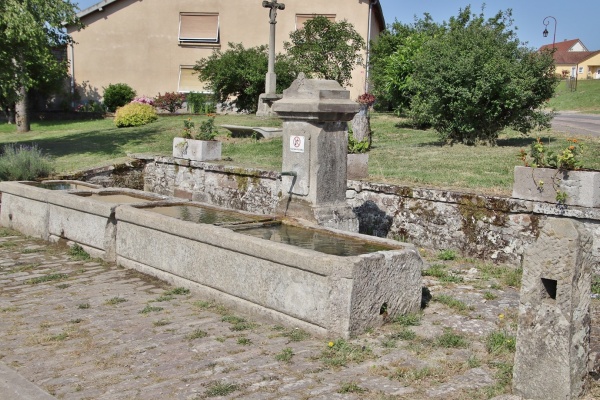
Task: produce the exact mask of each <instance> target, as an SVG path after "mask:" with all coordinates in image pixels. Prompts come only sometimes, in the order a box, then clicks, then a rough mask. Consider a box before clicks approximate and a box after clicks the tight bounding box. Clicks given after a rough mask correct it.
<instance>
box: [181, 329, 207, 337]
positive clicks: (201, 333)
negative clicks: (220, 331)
mask: <svg viewBox="0 0 600 400" xmlns="http://www.w3.org/2000/svg"><path fill="white" fill-rule="evenodd" d="M207 336H208V333H207V332H205V331H203V330H202V329H196V330H195V331H194V332H192V333H190V334H189V335H187V336H186V337H187V339H188V340H194V339H202V338H205V337H207Z"/></svg>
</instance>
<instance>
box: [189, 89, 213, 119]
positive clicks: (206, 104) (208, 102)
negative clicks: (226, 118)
mask: <svg viewBox="0 0 600 400" xmlns="http://www.w3.org/2000/svg"><path fill="white" fill-rule="evenodd" d="M186 102H187V109H188V111H191V112H192V113H194V114H200V113H204V114H210V113H214V112H215V111H216V110H217V105H216V104H215V102H214V100H213V96H212V95H211V94H206V93H196V92H190V93H188V95H187V98H186Z"/></svg>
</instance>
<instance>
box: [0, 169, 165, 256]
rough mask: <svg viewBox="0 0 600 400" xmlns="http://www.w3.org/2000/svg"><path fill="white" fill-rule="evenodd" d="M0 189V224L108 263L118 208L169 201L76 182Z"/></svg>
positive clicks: (8, 184) (17, 184)
mask: <svg viewBox="0 0 600 400" xmlns="http://www.w3.org/2000/svg"><path fill="white" fill-rule="evenodd" d="M84 188H85V190H82V189H84ZM0 191H1V192H2V208H1V211H0V224H2V226H6V227H10V228H12V229H15V230H18V231H19V232H22V233H24V234H26V235H29V236H34V237H39V238H42V239H45V240H49V241H53V242H57V241H59V240H65V241H67V242H73V243H77V244H79V245H80V246H82V247H83V248H84V249H85V250H86V251H87V252H88V253H90V255H92V256H93V257H101V258H103V259H105V260H108V261H114V260H115V259H116V255H115V252H114V250H115V239H116V236H115V235H116V221H115V219H114V218H115V209H116V207H117V206H118V205H120V204H129V203H146V202H151V201H165V200H167V199H169V198H168V197H166V196H161V195H157V194H153V193H146V192H141V191H139V190H132V189H122V188H118V189H117V188H112V189H101V188H100V187H99V186H96V185H90V184H86V183H85V182H78V181H44V182H41V183H36V182H0Z"/></svg>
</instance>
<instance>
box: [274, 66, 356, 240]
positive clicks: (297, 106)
mask: <svg viewBox="0 0 600 400" xmlns="http://www.w3.org/2000/svg"><path fill="white" fill-rule="evenodd" d="M273 111H275V112H276V113H277V115H279V117H281V118H282V119H283V167H282V168H283V172H282V198H281V201H280V203H279V207H278V212H279V213H281V214H284V215H286V216H290V217H296V218H302V219H305V220H308V221H312V222H316V223H318V224H320V225H322V226H326V227H330V228H337V229H343V230H347V231H352V232H358V220H357V218H356V216H355V215H354V213H353V212H352V210H351V209H350V207H349V206H348V205H347V204H346V189H347V177H346V162H347V161H346V157H347V149H348V142H347V137H346V130H347V121H350V120H352V117H353V116H354V115H355V114H356V113H357V112H358V104H357V103H355V102H354V101H352V100H350V92H349V91H347V90H345V89H344V88H342V87H341V86H340V85H339V83H337V82H336V81H332V80H318V79H306V78H305V77H304V74H300V75H299V76H298V79H296V80H295V81H294V82H293V83H292V85H291V86H290V87H289V88H288V89H286V90H284V91H283V98H282V99H281V100H279V101H277V102H276V103H274V104H273Z"/></svg>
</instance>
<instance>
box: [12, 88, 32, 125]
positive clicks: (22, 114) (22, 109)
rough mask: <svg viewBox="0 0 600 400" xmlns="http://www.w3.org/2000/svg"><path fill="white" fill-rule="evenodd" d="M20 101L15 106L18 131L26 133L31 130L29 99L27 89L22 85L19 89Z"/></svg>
mask: <svg viewBox="0 0 600 400" xmlns="http://www.w3.org/2000/svg"><path fill="white" fill-rule="evenodd" d="M19 92H20V93H19V96H20V98H19V101H18V103H17V104H16V106H15V114H16V118H15V120H16V122H17V132H20V133H24V132H29V131H30V130H31V125H30V123H29V101H28V100H29V99H28V98H27V89H25V88H24V87H22V88H21V89H19Z"/></svg>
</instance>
